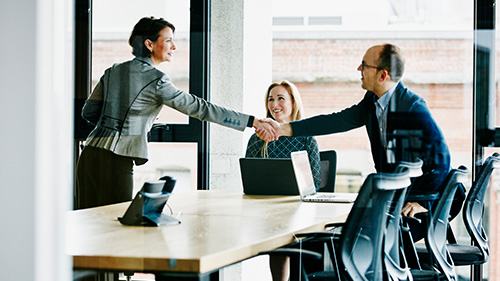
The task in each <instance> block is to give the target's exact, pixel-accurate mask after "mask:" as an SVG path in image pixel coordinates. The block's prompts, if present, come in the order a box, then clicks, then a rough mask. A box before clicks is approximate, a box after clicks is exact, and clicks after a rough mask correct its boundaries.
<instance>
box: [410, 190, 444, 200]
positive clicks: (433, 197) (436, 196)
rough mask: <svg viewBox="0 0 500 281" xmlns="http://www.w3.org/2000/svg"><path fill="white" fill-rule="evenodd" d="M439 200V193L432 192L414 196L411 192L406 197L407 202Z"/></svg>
mask: <svg viewBox="0 0 500 281" xmlns="http://www.w3.org/2000/svg"><path fill="white" fill-rule="evenodd" d="M437 199H439V192H431V193H424V194H412V193H411V192H410V193H409V194H408V196H407V197H406V201H407V202H418V201H434V200H437Z"/></svg>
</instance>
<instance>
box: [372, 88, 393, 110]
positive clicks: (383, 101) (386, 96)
mask: <svg viewBox="0 0 500 281" xmlns="http://www.w3.org/2000/svg"><path fill="white" fill-rule="evenodd" d="M397 85H398V84H396V85H394V86H392V88H390V89H389V90H387V92H385V94H383V95H382V96H381V97H380V98H378V99H376V100H375V102H378V104H379V105H380V107H381V108H382V109H385V108H386V107H387V105H388V104H389V101H390V100H391V97H392V94H393V93H394V90H396V86H397ZM375 97H376V96H375Z"/></svg>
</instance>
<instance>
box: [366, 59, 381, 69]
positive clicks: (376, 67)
mask: <svg viewBox="0 0 500 281" xmlns="http://www.w3.org/2000/svg"><path fill="white" fill-rule="evenodd" d="M366 67H371V68H375V69H377V70H379V69H380V68H379V67H378V66H373V65H368V64H366V63H365V62H364V61H362V62H361V70H365V68H366Z"/></svg>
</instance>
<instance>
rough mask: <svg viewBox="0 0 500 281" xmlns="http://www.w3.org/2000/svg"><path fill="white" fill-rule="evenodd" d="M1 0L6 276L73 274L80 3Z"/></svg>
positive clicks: (1, 235)
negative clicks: (69, 223) (75, 35)
mask: <svg viewBox="0 0 500 281" xmlns="http://www.w3.org/2000/svg"><path fill="white" fill-rule="evenodd" d="M69 3H72V2H68V1H64V0H38V1H37V0H18V1H2V2H1V3H0V38H2V44H1V45H0V61H1V62H2V63H1V64H0V85H2V90H1V93H2V102H0V130H1V132H2V137H1V141H0V155H1V156H2V161H0V180H1V191H2V195H1V196H0V198H1V199H0V213H1V214H2V215H1V218H2V226H1V231H0V261H1V266H0V268H1V269H2V270H1V276H2V279H3V280H61V281H62V280H71V275H70V274H71V260H70V258H69V257H67V256H66V255H65V254H64V213H65V211H66V210H68V209H70V208H71V204H72V198H71V191H72V186H73V177H72V169H73V167H72V162H73V161H72V139H73V137H72V135H73V127H72V122H73V103H72V101H73V89H72V86H73V83H72V81H73V76H72V73H73V68H72V66H73V58H72V53H71V51H72V38H71V36H72V32H73V31H72V28H73V17H72V13H73V5H72V4H69Z"/></svg>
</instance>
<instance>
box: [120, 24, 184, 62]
mask: <svg viewBox="0 0 500 281" xmlns="http://www.w3.org/2000/svg"><path fill="white" fill-rule="evenodd" d="M165 27H170V29H172V32H175V27H174V25H173V24H171V23H169V22H168V21H166V20H164V19H162V18H159V19H155V18H154V17H146V18H142V19H140V20H139V22H137V23H136V24H135V26H134V30H132V34H130V38H129V39H128V44H129V45H130V46H131V47H132V54H133V55H134V56H136V57H149V56H151V52H150V51H149V50H148V48H146V45H144V41H146V39H149V40H151V41H153V42H156V40H157V39H158V37H160V31H162V30H163V29H164V28H165Z"/></svg>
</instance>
